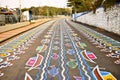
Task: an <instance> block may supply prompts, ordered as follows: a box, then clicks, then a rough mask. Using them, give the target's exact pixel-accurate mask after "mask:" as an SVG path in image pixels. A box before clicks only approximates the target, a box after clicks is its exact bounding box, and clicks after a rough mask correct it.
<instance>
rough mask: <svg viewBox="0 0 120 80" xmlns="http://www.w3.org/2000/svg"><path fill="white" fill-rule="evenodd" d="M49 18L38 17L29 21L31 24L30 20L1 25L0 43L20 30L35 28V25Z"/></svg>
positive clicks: (20, 31)
mask: <svg viewBox="0 0 120 80" xmlns="http://www.w3.org/2000/svg"><path fill="white" fill-rule="evenodd" d="M49 20H50V19H39V20H35V21H34V22H31V24H30V22H22V23H17V24H9V25H6V26H1V27H0V43H1V42H3V41H5V40H7V39H9V38H11V37H13V36H16V35H18V34H20V33H22V32H25V31H27V30H30V29H32V28H35V27H36V26H38V25H40V24H43V23H45V22H47V21H49Z"/></svg>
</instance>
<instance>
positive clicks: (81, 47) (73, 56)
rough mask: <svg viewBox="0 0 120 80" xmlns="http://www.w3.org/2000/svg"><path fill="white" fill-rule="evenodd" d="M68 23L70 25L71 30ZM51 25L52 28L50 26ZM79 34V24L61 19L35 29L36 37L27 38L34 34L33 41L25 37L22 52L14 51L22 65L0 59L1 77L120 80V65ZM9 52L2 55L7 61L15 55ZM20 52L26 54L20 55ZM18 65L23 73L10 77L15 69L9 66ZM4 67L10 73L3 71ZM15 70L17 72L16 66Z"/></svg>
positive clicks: (22, 79) (37, 79)
mask: <svg viewBox="0 0 120 80" xmlns="http://www.w3.org/2000/svg"><path fill="white" fill-rule="evenodd" d="M66 21H67V22H68V23H71V25H72V27H71V26H70V25H68V24H67V23H66ZM50 24H51V26H48V25H50ZM45 26H46V27H45ZM36 30H37V31H36ZM80 31H82V30H81V29H80V27H79V25H78V24H76V23H73V22H71V21H69V20H65V19H61V20H56V21H53V22H48V23H47V24H44V25H42V26H41V27H37V28H36V29H35V30H32V33H33V32H34V33H33V34H28V33H31V32H27V33H26V34H24V35H27V36H28V35H29V36H31V35H32V38H31V37H30V39H31V40H28V39H27V40H26V38H25V42H24V44H23V45H22V46H23V48H24V50H23V49H21V48H20V47H19V48H17V50H18V51H19V53H18V52H17V51H16V50H15V51H16V54H14V56H16V58H19V60H20V63H19V62H18V63H14V62H11V61H7V62H6V64H5V63H4V64H3V61H2V59H4V58H1V64H0V70H1V73H0V74H1V77H0V78H1V79H2V80H10V78H11V79H12V80H118V79H119V78H120V77H119V75H120V73H119V71H120V69H119V65H116V64H114V62H112V58H110V59H108V58H107V57H106V56H105V52H101V51H100V50H101V49H100V48H98V47H96V46H95V45H92V43H91V42H89V41H88V40H87V39H86V38H85V37H84V36H83V34H82V33H80ZM20 39H21V38H20ZM26 41H27V42H26ZM18 42H20V41H18ZM15 51H14V52H15ZM20 52H21V53H20ZM9 53H10V52H9ZM9 53H8V54H7V53H6V54H4V55H3V56H5V55H7V56H5V57H6V58H7V57H9V56H13V55H11V54H9ZM17 53H18V54H20V55H21V54H23V55H21V56H19V55H18V54H17ZM102 54H103V55H102ZM24 55H25V56H26V59H25V58H24V57H25V56H24ZM27 55H28V56H27ZM14 56H13V57H14ZM16 58H13V59H16ZM10 59H11V58H10ZM101 59H102V60H101ZM106 59H108V60H109V61H108V60H106ZM110 60H111V61H110ZM4 61H6V60H4ZM106 63H107V64H106ZM15 64H16V65H21V67H18V69H19V70H21V71H16V73H17V74H16V75H12V74H11V75H10V76H9V72H10V71H11V70H12V69H9V67H8V66H12V68H15V67H14V65H15ZM4 65H7V66H4ZM109 65H111V67H109ZM4 67H7V69H8V70H4V69H3V70H2V68H4ZM15 69H16V70H17V67H16V68H15ZM5 71H6V72H5ZM7 71H9V72H8V73H7ZM14 72H15V71H14ZM6 75H7V77H6ZM11 76H13V77H11Z"/></svg>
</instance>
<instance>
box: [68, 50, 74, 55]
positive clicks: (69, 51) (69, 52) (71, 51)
mask: <svg viewBox="0 0 120 80" xmlns="http://www.w3.org/2000/svg"><path fill="white" fill-rule="evenodd" d="M67 53H68V54H70V55H72V54H74V53H75V51H74V50H73V49H69V50H68V51H67Z"/></svg>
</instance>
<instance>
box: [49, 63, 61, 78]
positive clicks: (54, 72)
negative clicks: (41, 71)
mask: <svg viewBox="0 0 120 80" xmlns="http://www.w3.org/2000/svg"><path fill="white" fill-rule="evenodd" d="M50 68H51V69H50V70H48V74H50V75H51V76H52V77H55V76H56V75H57V74H58V73H59V71H58V68H56V67H55V65H52V66H50Z"/></svg>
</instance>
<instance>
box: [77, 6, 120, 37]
mask: <svg viewBox="0 0 120 80" xmlns="http://www.w3.org/2000/svg"><path fill="white" fill-rule="evenodd" d="M79 14H80V13H78V14H76V16H78V15H79ZM76 21H79V22H82V23H86V24H89V25H93V26H96V27H99V28H102V29H105V30H107V31H110V32H113V33H116V34H118V35H120V4H119V5H116V6H114V7H112V8H110V9H107V11H106V12H104V10H103V8H99V9H97V11H96V14H93V12H89V13H87V14H85V15H82V16H79V17H77V18H76Z"/></svg>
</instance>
